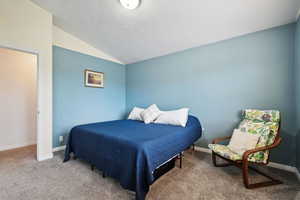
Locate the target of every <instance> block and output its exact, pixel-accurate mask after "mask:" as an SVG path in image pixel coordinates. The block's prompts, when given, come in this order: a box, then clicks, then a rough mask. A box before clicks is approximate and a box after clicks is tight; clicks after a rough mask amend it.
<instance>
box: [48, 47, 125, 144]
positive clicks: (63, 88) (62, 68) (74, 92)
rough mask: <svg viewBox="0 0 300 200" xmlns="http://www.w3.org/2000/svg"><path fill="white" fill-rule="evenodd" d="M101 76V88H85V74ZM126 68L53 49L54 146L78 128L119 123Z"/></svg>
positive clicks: (123, 100)
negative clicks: (62, 137) (88, 71)
mask: <svg viewBox="0 0 300 200" xmlns="http://www.w3.org/2000/svg"><path fill="white" fill-rule="evenodd" d="M85 69H90V70H94V71H99V72H104V88H103V89H102V88H90V87H85V86H84V70H85ZM125 87H126V84H125V66H123V65H120V64H116V63H113V62H109V61H105V60H102V59H99V58H96V57H92V56H88V55H84V54H81V53H78V52H74V51H70V50H67V49H63V48H60V47H57V46H54V47H53V146H54V147H57V146H60V144H59V136H60V135H63V136H66V135H67V134H68V133H69V131H70V129H71V128H72V127H73V126H75V125H79V124H85V123H92V122H100V121H107V120H115V119H121V118H122V117H123V116H124V111H125Z"/></svg>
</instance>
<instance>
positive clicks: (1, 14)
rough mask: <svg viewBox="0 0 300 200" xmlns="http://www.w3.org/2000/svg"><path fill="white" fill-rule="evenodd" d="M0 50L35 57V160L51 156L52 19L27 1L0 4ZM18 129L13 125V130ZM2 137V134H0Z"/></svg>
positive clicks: (16, 0)
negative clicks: (8, 49)
mask: <svg viewBox="0 0 300 200" xmlns="http://www.w3.org/2000/svg"><path fill="white" fill-rule="evenodd" d="M0 46H2V47H3V46H5V47H11V48H16V49H22V50H27V51H31V52H35V53H37V54H38V109H39V111H40V114H39V115H38V148H37V151H38V155H37V157H38V160H44V159H48V158H51V157H52V156H53V155H52V15H51V14H50V13H48V12H47V11H45V10H43V9H41V8H40V7H38V6H36V5H35V4H33V3H32V2H30V1H29V0H1V1H0ZM14 125H17V122H16V124H12V126H14ZM1 134H3V133H2V132H1Z"/></svg>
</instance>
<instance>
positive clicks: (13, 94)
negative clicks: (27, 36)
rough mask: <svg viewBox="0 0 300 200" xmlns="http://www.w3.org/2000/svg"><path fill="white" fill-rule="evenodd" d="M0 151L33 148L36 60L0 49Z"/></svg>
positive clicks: (35, 57)
mask: <svg viewBox="0 0 300 200" xmlns="http://www.w3.org/2000/svg"><path fill="white" fill-rule="evenodd" d="M0 66H1V67H0V105H1V115H0V130H1V134H0V151H2V150H7V149H13V148H18V147H22V146H28V145H31V144H36V99H37V98H36V86H37V84H36V76H37V56H36V55H34V54H29V53H24V52H20V51H15V50H10V49H4V48H0Z"/></svg>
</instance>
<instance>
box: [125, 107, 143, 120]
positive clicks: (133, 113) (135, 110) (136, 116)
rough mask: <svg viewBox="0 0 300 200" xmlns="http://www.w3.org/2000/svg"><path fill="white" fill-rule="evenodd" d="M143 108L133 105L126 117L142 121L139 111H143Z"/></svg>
mask: <svg viewBox="0 0 300 200" xmlns="http://www.w3.org/2000/svg"><path fill="white" fill-rule="evenodd" d="M144 110H145V109H144V108H139V107H134V108H133V109H132V111H131V112H130V114H129V116H128V119H132V120H139V121H143V118H142V116H141V113H142V112H143V111H144Z"/></svg>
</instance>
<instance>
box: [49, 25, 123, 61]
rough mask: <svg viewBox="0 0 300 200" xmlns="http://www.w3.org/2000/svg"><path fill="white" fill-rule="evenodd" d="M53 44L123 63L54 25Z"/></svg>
mask: <svg viewBox="0 0 300 200" xmlns="http://www.w3.org/2000/svg"><path fill="white" fill-rule="evenodd" d="M53 45H56V46H59V47H62V48H65V49H70V50H73V51H77V52H80V53H83V54H87V55H90V56H95V57H98V58H102V59H104V60H109V61H112V62H116V63H120V64H123V63H122V62H121V61H119V60H117V59H115V58H113V57H112V56H110V55H108V54H106V53H104V52H103V51H101V50H99V49H96V48H94V47H92V46H91V45H89V44H88V43H86V42H84V41H82V40H80V39H78V38H76V37H75V36H73V35H71V34H69V33H67V32H65V31H63V30H62V29H60V28H58V27H57V26H53Z"/></svg>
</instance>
